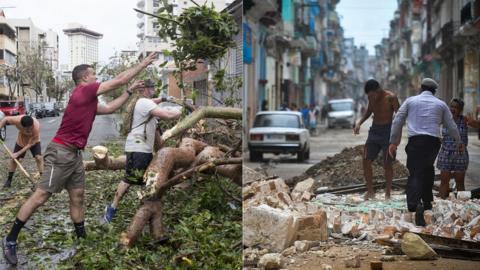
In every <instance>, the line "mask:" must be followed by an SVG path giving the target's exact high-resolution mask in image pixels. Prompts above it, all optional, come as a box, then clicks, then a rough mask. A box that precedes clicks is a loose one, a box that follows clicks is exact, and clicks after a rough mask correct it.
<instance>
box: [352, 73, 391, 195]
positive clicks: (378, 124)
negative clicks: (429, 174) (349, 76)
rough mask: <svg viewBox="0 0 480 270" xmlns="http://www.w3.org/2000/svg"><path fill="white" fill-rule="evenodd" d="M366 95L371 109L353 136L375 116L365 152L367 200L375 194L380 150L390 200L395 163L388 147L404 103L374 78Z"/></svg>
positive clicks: (367, 111) (356, 127)
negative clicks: (395, 116) (375, 169)
mask: <svg viewBox="0 0 480 270" xmlns="http://www.w3.org/2000/svg"><path fill="white" fill-rule="evenodd" d="M365 94H367V96H368V108H367V110H366V112H365V114H364V115H363V117H362V118H361V119H360V120H359V121H358V122H357V124H356V125H355V127H354V128H353V134H359V131H360V126H361V125H362V124H363V122H365V120H367V119H368V118H369V117H370V116H371V115H372V114H373V122H372V126H371V127H370V130H369V131H368V138H367V142H366V143H365V148H364V149H363V151H364V155H363V175H364V177H365V182H367V189H368V190H367V194H366V195H365V199H370V198H373V197H374V195H375V191H374V190H373V183H372V178H373V173H372V162H373V161H374V160H375V159H376V158H377V156H378V153H379V152H380V151H382V153H383V168H384V171H385V180H386V183H387V186H386V188H385V199H390V191H391V189H392V179H393V167H392V162H393V161H394V159H392V158H390V157H389V155H388V144H389V141H390V129H391V127H392V119H393V114H394V113H395V112H396V111H397V110H398V107H399V106H400V104H399V103H398V98H397V96H396V95H395V94H394V93H392V92H390V91H386V90H383V89H382V88H381V86H380V84H379V83H378V82H377V81H376V80H374V79H370V80H368V81H367V82H366V83H365Z"/></svg>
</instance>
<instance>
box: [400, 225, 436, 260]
mask: <svg viewBox="0 0 480 270" xmlns="http://www.w3.org/2000/svg"><path fill="white" fill-rule="evenodd" d="M402 252H403V253H405V255H407V256H408V258H410V259H412V260H434V259H436V258H437V253H436V252H435V251H434V250H433V249H432V248H431V247H430V246H429V245H428V244H427V243H425V241H423V239H422V238H421V237H420V236H418V235H416V234H414V233H409V232H407V233H405V234H404V235H403V241H402Z"/></svg>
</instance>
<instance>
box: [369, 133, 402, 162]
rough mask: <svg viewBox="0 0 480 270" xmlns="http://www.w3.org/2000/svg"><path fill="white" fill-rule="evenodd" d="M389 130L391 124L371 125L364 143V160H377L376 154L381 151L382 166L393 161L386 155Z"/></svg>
mask: <svg viewBox="0 0 480 270" xmlns="http://www.w3.org/2000/svg"><path fill="white" fill-rule="evenodd" d="M391 128H392V124H384V125H378V124H372V126H371V127H370V130H369V131H368V138H367V142H366V143H365V154H364V155H365V156H364V158H365V159H367V160H371V161H374V160H375V159H377V156H378V153H380V151H382V153H383V162H384V164H391V163H392V162H393V161H394V160H395V159H394V158H392V157H390V155H389V154H388V145H389V140H390V130H391Z"/></svg>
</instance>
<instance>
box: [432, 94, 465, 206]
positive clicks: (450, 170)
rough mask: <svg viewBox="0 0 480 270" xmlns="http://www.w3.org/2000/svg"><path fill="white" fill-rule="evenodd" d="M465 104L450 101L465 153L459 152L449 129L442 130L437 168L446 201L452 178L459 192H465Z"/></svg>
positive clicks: (442, 193)
mask: <svg viewBox="0 0 480 270" xmlns="http://www.w3.org/2000/svg"><path fill="white" fill-rule="evenodd" d="M463 105H464V102H463V101H462V100H461V99H459V98H454V99H452V101H450V111H451V112H452V115H453V120H455V123H457V127H458V131H459V132H460V137H461V138H462V142H463V144H464V145H465V150H464V151H459V150H458V148H457V145H456V143H455V139H454V138H453V137H451V136H450V135H448V133H447V129H446V128H445V127H444V128H443V129H442V137H443V139H442V148H440V152H439V153H438V158H437V168H438V169H439V170H440V179H441V184H440V194H439V195H440V197H441V198H442V199H445V198H446V197H448V193H449V182H450V179H451V178H452V177H454V178H455V183H456V186H457V191H464V190H465V183H464V182H465V172H466V171H467V168H468V151H467V145H468V127H467V122H466V121H465V117H464V116H463V115H462V111H463Z"/></svg>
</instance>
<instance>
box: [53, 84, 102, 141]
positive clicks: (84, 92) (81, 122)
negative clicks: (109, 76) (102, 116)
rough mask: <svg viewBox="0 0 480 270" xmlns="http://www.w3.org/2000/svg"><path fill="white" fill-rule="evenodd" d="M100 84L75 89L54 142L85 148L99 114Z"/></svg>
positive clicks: (79, 86)
mask: <svg viewBox="0 0 480 270" xmlns="http://www.w3.org/2000/svg"><path fill="white" fill-rule="evenodd" d="M99 86H100V83H97V82H96V83H92V84H87V85H78V86H77V87H75V89H73V92H72V95H71V96H70V100H69V101H68V105H67V108H66V109H65V113H64V115H63V118H62V123H61V124H60V128H59V129H58V131H57V134H56V135H55V137H54V138H53V141H54V142H58V143H62V144H70V145H74V146H75V147H77V148H79V149H83V148H85V145H87V139H88V135H90V131H91V130H92V126H93V121H94V120H95V116H96V114H97V104H98V99H97V90H98V87H99Z"/></svg>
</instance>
